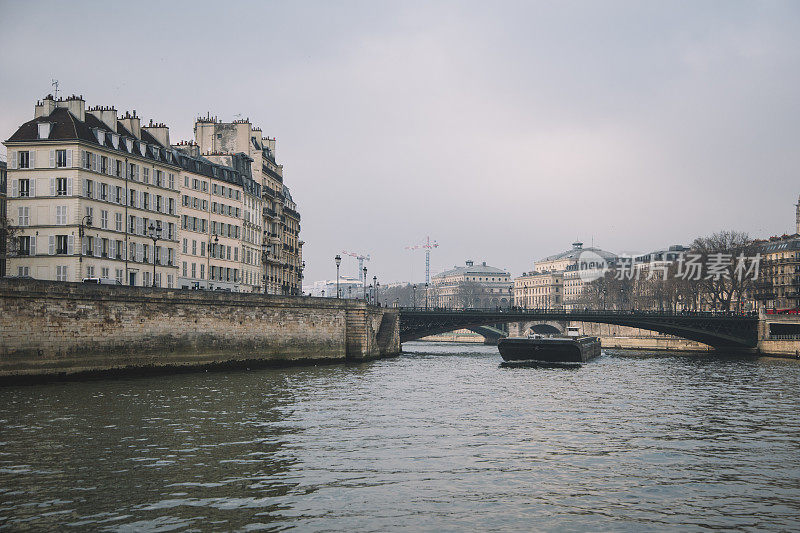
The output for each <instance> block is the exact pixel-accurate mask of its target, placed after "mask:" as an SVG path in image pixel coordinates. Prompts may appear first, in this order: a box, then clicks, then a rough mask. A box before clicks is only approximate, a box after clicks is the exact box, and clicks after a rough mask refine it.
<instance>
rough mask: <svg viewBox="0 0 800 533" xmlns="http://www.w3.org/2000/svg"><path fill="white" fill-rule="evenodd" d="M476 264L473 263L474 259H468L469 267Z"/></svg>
mask: <svg viewBox="0 0 800 533" xmlns="http://www.w3.org/2000/svg"><path fill="white" fill-rule="evenodd" d="M474 264H475V263H473V262H472V259H467V266H468V267H471V266H472V265H474Z"/></svg>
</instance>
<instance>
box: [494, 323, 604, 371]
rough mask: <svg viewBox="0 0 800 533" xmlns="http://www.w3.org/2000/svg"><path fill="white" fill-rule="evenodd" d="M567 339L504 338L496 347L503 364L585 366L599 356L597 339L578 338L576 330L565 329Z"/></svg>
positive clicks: (538, 337) (535, 336)
mask: <svg viewBox="0 0 800 533" xmlns="http://www.w3.org/2000/svg"><path fill="white" fill-rule="evenodd" d="M568 329H569V330H571V331H569V332H568V336H566V337H545V336H542V335H532V336H530V337H528V338H522V337H518V338H514V337H511V338H506V339H501V340H500V342H499V343H498V344H497V348H498V349H499V350H500V355H501V356H502V357H503V360H504V361H506V362H515V363H516V362H541V363H585V362H587V361H588V360H589V359H592V358H594V357H597V356H598V355H600V339H598V338H597V337H589V336H579V335H577V328H575V329H574V331H572V330H573V328H568Z"/></svg>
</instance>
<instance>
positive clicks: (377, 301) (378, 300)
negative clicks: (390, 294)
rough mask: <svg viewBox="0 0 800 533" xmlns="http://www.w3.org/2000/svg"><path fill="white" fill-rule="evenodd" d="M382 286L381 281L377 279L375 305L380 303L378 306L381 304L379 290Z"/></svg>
mask: <svg viewBox="0 0 800 533" xmlns="http://www.w3.org/2000/svg"><path fill="white" fill-rule="evenodd" d="M380 286H381V283H380V282H379V281H376V282H375V305H378V306H380V305H381V297H380V292H378V291H379V289H380Z"/></svg>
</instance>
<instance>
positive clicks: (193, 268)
mask: <svg viewBox="0 0 800 533" xmlns="http://www.w3.org/2000/svg"><path fill="white" fill-rule="evenodd" d="M192 277H193V278H196V277H197V264H196V263H192Z"/></svg>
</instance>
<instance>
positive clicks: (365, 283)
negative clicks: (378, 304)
mask: <svg viewBox="0 0 800 533" xmlns="http://www.w3.org/2000/svg"><path fill="white" fill-rule="evenodd" d="M364 301H365V302H366V301H367V267H364Z"/></svg>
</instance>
